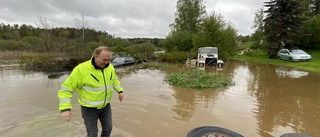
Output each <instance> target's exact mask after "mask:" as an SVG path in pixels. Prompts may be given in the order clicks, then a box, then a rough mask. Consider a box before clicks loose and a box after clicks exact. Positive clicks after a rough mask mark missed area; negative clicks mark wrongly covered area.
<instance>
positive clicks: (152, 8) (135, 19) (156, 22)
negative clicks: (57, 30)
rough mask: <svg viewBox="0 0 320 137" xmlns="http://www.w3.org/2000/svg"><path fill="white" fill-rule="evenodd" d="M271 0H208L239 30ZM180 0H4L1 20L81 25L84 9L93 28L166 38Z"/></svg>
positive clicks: (246, 32) (0, 4) (247, 26)
mask: <svg viewBox="0 0 320 137" xmlns="http://www.w3.org/2000/svg"><path fill="white" fill-rule="evenodd" d="M265 1H268V0H206V1H205V3H204V4H205V7H206V11H207V13H208V14H211V13H212V12H219V13H221V14H222V15H223V16H224V19H225V21H230V22H232V23H233V25H234V26H235V29H237V31H238V34H242V35H249V34H251V33H252V31H253V30H252V29H251V26H252V23H253V19H254V14H255V12H257V11H258V10H259V9H260V8H262V7H263V2H265ZM176 3H177V0H0V23H4V24H10V25H12V24H23V23H24V24H28V25H32V26H34V27H38V26H37V25H36V22H37V21H39V19H38V17H39V15H42V16H43V17H45V18H46V19H47V20H48V22H49V23H51V24H52V25H53V27H77V25H76V23H75V21H74V19H75V18H76V17H79V16H80V14H81V13H84V14H85V15H86V17H87V18H88V21H89V28H93V29H95V30H99V31H106V32H108V33H109V34H112V35H115V36H116V37H122V38H137V37H140V38H142V37H149V38H154V37H157V38H164V37H166V36H167V35H168V33H169V32H170V28H169V24H171V23H173V22H174V13H175V12H176Z"/></svg>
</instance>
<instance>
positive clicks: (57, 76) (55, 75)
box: [48, 72, 66, 79]
mask: <svg viewBox="0 0 320 137" xmlns="http://www.w3.org/2000/svg"><path fill="white" fill-rule="evenodd" d="M64 74H66V73H65V72H56V73H52V74H50V75H48V78H49V79H56V78H60V77H61V76H63V75H64Z"/></svg>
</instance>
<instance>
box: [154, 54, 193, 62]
mask: <svg viewBox="0 0 320 137" xmlns="http://www.w3.org/2000/svg"><path fill="white" fill-rule="evenodd" d="M196 57H197V53H195V52H169V53H163V54H159V55H158V57H157V59H158V60H159V61H162V62H168V63H185V62H186V60H187V59H188V58H196Z"/></svg>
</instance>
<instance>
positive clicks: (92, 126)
mask: <svg viewBox="0 0 320 137" xmlns="http://www.w3.org/2000/svg"><path fill="white" fill-rule="evenodd" d="M81 113H82V118H83V120H84V124H85V126H86V129H87V137H97V136H98V119H99V120H100V122H101V126H102V131H101V137H109V136H110V134H111V130H112V114H111V106H110V103H109V104H108V105H107V106H106V107H104V108H103V109H96V108H87V107H83V106H81Z"/></svg>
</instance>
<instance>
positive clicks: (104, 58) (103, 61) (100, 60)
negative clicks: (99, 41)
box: [95, 50, 111, 69]
mask: <svg viewBox="0 0 320 137" xmlns="http://www.w3.org/2000/svg"><path fill="white" fill-rule="evenodd" d="M110 60H111V54H110V52H109V51H106V50H102V51H101V53H100V54H99V55H97V56H95V63H96V65H97V66H98V67H99V68H100V69H103V68H104V67H105V66H106V65H107V64H109V61H110Z"/></svg>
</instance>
